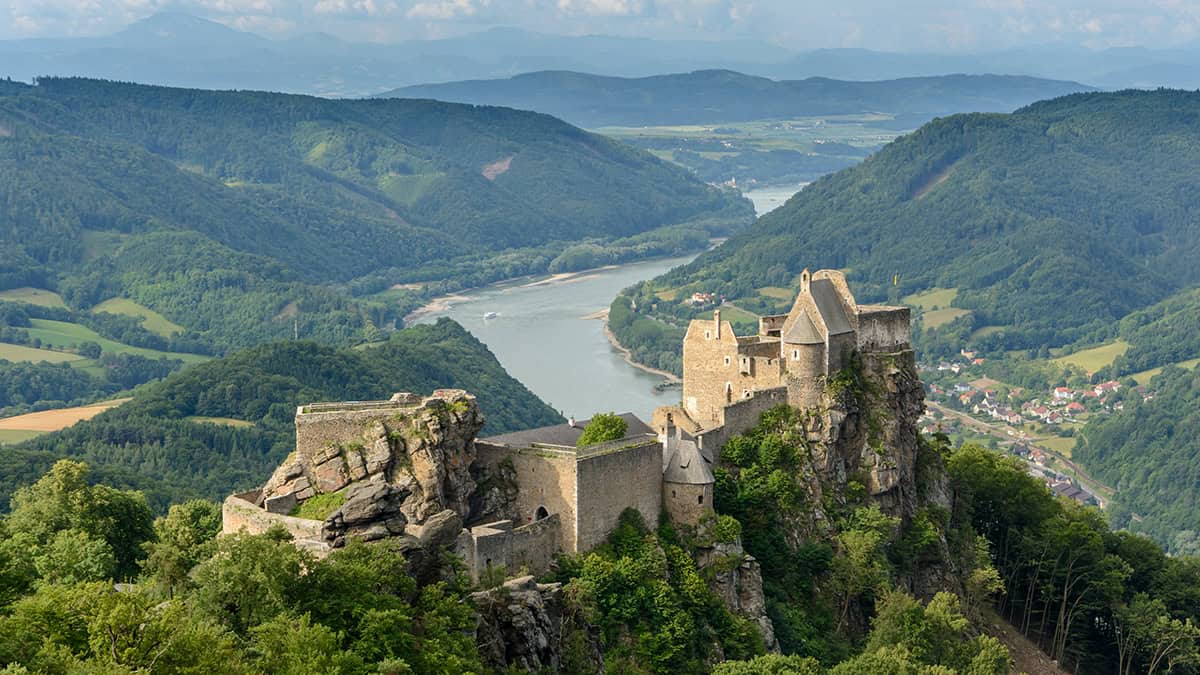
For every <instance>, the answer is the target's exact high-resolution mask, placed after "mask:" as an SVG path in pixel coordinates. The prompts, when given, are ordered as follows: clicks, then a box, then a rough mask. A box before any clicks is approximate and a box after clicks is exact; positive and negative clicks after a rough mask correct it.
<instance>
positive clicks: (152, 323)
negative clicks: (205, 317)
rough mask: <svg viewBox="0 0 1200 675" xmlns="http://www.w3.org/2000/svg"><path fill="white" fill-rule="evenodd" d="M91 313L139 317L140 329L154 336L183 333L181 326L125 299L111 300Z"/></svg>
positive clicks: (93, 309) (96, 307) (169, 335)
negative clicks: (140, 320)
mask: <svg viewBox="0 0 1200 675" xmlns="http://www.w3.org/2000/svg"><path fill="white" fill-rule="evenodd" d="M92 311H93V312H108V313H109V314H123V315H125V316H132V317H141V319H142V327H143V328H145V329H146V330H148V331H150V332H151V333H154V334H156V335H161V336H163V337H171V336H172V335H175V334H177V333H182V332H183V330H184V329H183V326H180V325H179V324H177V323H174V322H172V321H171V320H170V319H168V318H167V317H165V316H163V315H162V314H159V313H158V312H156V311H154V310H152V309H150V308H149V307H143V306H141V305H139V304H137V303H136V302H134V301H132V300H127V299H125V298H113V299H112V300H105V301H104V302H102V303H100V304H99V305H96V306H95V307H93V308H92Z"/></svg>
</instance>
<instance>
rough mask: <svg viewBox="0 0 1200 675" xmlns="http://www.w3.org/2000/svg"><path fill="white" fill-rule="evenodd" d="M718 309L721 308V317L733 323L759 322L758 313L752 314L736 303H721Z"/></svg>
mask: <svg viewBox="0 0 1200 675" xmlns="http://www.w3.org/2000/svg"><path fill="white" fill-rule="evenodd" d="M718 309H720V310H721V318H722V319H723V320H725V321H729V322H731V323H755V324H756V323H758V315H757V314H751V313H750V312H747V311H746V310H744V309H742V308H741V307H735V306H734V305H721V306H720V307H719V308H718Z"/></svg>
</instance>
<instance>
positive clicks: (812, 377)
mask: <svg viewBox="0 0 1200 675" xmlns="http://www.w3.org/2000/svg"><path fill="white" fill-rule="evenodd" d="M785 349H786V351H787V354H786V356H787V359H788V362H787V363H788V365H787V376H786V377H785V378H784V380H785V382H786V383H787V389H788V394H787V399H788V402H790V403H791V404H792V405H794V406H796V407H799V408H807V407H810V406H814V405H817V404H818V403H820V401H821V396H822V395H823V394H824V391H825V345H821V344H818V345H793V344H789V345H786V346H785Z"/></svg>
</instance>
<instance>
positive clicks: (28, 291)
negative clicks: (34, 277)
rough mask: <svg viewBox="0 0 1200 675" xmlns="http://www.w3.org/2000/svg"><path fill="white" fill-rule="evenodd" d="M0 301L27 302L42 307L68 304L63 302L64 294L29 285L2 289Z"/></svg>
mask: <svg viewBox="0 0 1200 675" xmlns="http://www.w3.org/2000/svg"><path fill="white" fill-rule="evenodd" d="M0 301H9V302H27V303H29V304H31V305H39V306H41V307H66V306H67V303H65V302H63V299H62V296H61V295H59V294H58V293H55V292H54V291H47V290H45V289H41V288H28V287H26V288H13V289H10V290H7V291H0Z"/></svg>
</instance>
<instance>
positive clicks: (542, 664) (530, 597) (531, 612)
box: [471, 576, 563, 672]
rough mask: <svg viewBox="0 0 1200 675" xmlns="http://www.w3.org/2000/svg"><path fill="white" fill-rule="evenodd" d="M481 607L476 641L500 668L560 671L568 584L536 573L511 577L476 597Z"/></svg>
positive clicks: (488, 659)
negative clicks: (564, 591) (538, 579)
mask: <svg viewBox="0 0 1200 675" xmlns="http://www.w3.org/2000/svg"><path fill="white" fill-rule="evenodd" d="M471 599H472V601H473V602H474V605H475V607H476V610H477V611H478V613H479V614H478V616H479V623H478V625H477V627H476V629H475V642H476V645H477V646H478V647H479V654H480V656H481V657H483V660H484V663H486V664H487V665H488V666H490V667H491V668H493V669H495V670H497V671H503V670H505V669H510V668H511V669H516V670H520V671H525V672H538V671H545V672H558V671H559V666H560V664H561V659H562V630H563V626H562V610H563V606H562V604H563V603H562V585H561V584H539V583H537V582H536V581H534V579H533V577H531V576H526V577H519V578H517V579H511V580H509V581H506V582H505V583H504V584H503V585H502V586H501V587H500V588H498V589H494V590H490V591H482V592H479V593H475V594H473V595H472V596H471Z"/></svg>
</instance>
